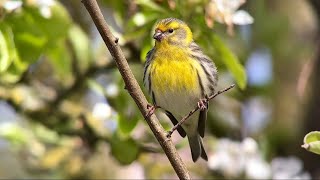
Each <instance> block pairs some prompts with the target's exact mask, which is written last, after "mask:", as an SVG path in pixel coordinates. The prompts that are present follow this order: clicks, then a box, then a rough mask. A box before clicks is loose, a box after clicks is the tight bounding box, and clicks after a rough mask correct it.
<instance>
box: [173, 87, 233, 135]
mask: <svg viewBox="0 0 320 180" xmlns="http://www.w3.org/2000/svg"><path fill="white" fill-rule="evenodd" d="M234 87H235V85H234V84H232V85H231V86H229V87H227V88H225V89H223V90H220V91H218V92H217V93H215V94H213V95H211V96H209V97H207V98H206V102H209V101H210V100H211V99H213V98H215V97H217V96H218V95H219V94H222V93H224V92H227V91H229V90H230V89H232V88H234ZM199 109H200V108H199V106H196V107H195V108H194V109H193V110H192V111H190V112H189V114H187V115H186V116H185V117H184V118H182V119H181V121H179V123H178V124H176V125H175V126H173V128H172V129H171V130H170V131H169V132H168V134H167V137H170V136H171V135H172V133H173V132H174V131H175V130H177V129H178V127H179V126H181V125H182V124H183V123H184V122H185V121H186V120H187V119H189V118H190V116H192V114H194V113H195V112H197V111H198V110H199Z"/></svg>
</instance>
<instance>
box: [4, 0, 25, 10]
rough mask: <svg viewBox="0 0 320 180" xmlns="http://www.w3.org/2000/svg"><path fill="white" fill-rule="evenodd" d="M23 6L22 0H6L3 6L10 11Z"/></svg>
mask: <svg viewBox="0 0 320 180" xmlns="http://www.w3.org/2000/svg"><path fill="white" fill-rule="evenodd" d="M21 6H22V1H17V0H14V1H13V0H9V1H5V2H4V4H3V8H4V9H5V10H7V11H8V12H11V11H14V10H16V9H19V8H20V7H21Z"/></svg>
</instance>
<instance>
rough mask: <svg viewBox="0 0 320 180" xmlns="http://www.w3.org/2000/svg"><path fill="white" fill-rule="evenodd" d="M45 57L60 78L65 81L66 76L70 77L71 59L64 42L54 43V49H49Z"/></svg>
mask: <svg viewBox="0 0 320 180" xmlns="http://www.w3.org/2000/svg"><path fill="white" fill-rule="evenodd" d="M47 55H48V57H49V58H50V62H51V63H52V64H53V66H54V69H55V71H56V73H57V74H58V75H59V76H60V77H63V78H64V79H65V78H66V77H67V76H68V75H71V57H70V54H69V50H68V48H67V47H66V44H65V43H64V41H60V42H59V43H56V47H55V48H53V47H52V48H50V49H49V50H48V52H47Z"/></svg>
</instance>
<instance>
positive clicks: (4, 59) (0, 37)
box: [0, 30, 12, 73]
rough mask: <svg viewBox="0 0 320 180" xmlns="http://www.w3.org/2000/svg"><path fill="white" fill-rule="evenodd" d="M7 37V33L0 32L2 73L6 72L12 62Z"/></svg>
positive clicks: (0, 64) (0, 70)
mask: <svg viewBox="0 0 320 180" xmlns="http://www.w3.org/2000/svg"><path fill="white" fill-rule="evenodd" d="M5 36H7V34H6V32H5V31H1V30H0V73H2V72H4V71H6V70H7V69H8V67H9V65H10V64H11V62H12V59H11V58H10V57H9V49H8V44H7V40H6V39H7V38H6V37H5Z"/></svg>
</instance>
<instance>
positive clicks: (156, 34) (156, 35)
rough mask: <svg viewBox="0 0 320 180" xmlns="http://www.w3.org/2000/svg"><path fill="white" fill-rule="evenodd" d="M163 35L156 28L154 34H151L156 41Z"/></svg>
mask: <svg viewBox="0 0 320 180" xmlns="http://www.w3.org/2000/svg"><path fill="white" fill-rule="evenodd" d="M163 37H164V34H163V32H162V31H160V30H157V31H156V32H155V33H154V35H153V39H155V40H157V41H161V40H162V39H163Z"/></svg>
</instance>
